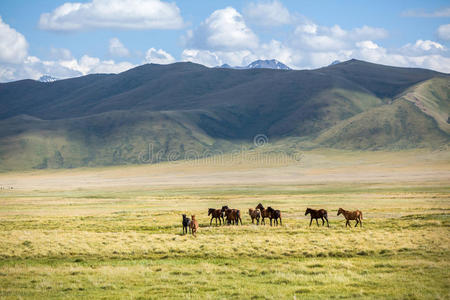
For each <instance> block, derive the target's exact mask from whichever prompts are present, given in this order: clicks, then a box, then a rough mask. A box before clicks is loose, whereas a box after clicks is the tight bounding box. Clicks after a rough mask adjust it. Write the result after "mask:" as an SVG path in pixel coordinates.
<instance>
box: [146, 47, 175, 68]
mask: <svg viewBox="0 0 450 300" xmlns="http://www.w3.org/2000/svg"><path fill="white" fill-rule="evenodd" d="M145 62H147V63H153V64H160V65H166V64H171V63H174V62H175V58H173V56H172V55H170V54H169V53H167V52H166V51H164V50H162V49H159V50H156V49H155V48H150V49H148V50H147V52H146V53H145Z"/></svg>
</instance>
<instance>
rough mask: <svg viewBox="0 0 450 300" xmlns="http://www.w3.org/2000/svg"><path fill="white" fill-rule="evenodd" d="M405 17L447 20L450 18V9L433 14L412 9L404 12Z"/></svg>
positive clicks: (436, 11) (446, 8) (443, 9)
mask: <svg viewBox="0 0 450 300" xmlns="http://www.w3.org/2000/svg"><path fill="white" fill-rule="evenodd" d="M402 16H403V17H420V18H447V17H450V7H444V8H442V9H439V10H435V11H433V12H426V11H425V10H423V9H421V10H415V9H410V10H407V11H404V12H402Z"/></svg>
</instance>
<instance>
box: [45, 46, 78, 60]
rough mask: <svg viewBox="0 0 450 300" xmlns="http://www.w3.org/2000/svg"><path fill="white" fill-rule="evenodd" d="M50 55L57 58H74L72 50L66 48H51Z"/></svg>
mask: <svg viewBox="0 0 450 300" xmlns="http://www.w3.org/2000/svg"><path fill="white" fill-rule="evenodd" d="M50 56H51V58H52V59H57V60H60V59H62V60H69V59H72V58H73V56H72V53H71V52H70V50H69V49H65V48H53V47H52V48H50Z"/></svg>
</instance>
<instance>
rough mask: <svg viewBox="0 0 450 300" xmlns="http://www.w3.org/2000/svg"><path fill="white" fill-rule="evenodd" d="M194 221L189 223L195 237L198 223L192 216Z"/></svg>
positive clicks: (193, 216)
mask: <svg viewBox="0 0 450 300" xmlns="http://www.w3.org/2000/svg"><path fill="white" fill-rule="evenodd" d="M191 218H192V220H191V223H189V227H190V228H191V232H192V234H193V235H194V236H195V235H196V233H197V230H198V222H197V220H196V219H195V215H192V216H191Z"/></svg>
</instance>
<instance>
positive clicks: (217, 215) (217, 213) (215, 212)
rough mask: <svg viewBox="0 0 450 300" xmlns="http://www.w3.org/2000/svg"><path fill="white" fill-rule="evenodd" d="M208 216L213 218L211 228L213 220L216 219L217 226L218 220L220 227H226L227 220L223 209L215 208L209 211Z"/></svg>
mask: <svg viewBox="0 0 450 300" xmlns="http://www.w3.org/2000/svg"><path fill="white" fill-rule="evenodd" d="M208 216H211V221H210V222H209V226H211V224H212V221H213V219H216V226H217V219H219V224H220V225H222V223H223V224H224V225H225V220H224V218H223V211H222V210H221V209H215V208H210V209H208Z"/></svg>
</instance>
